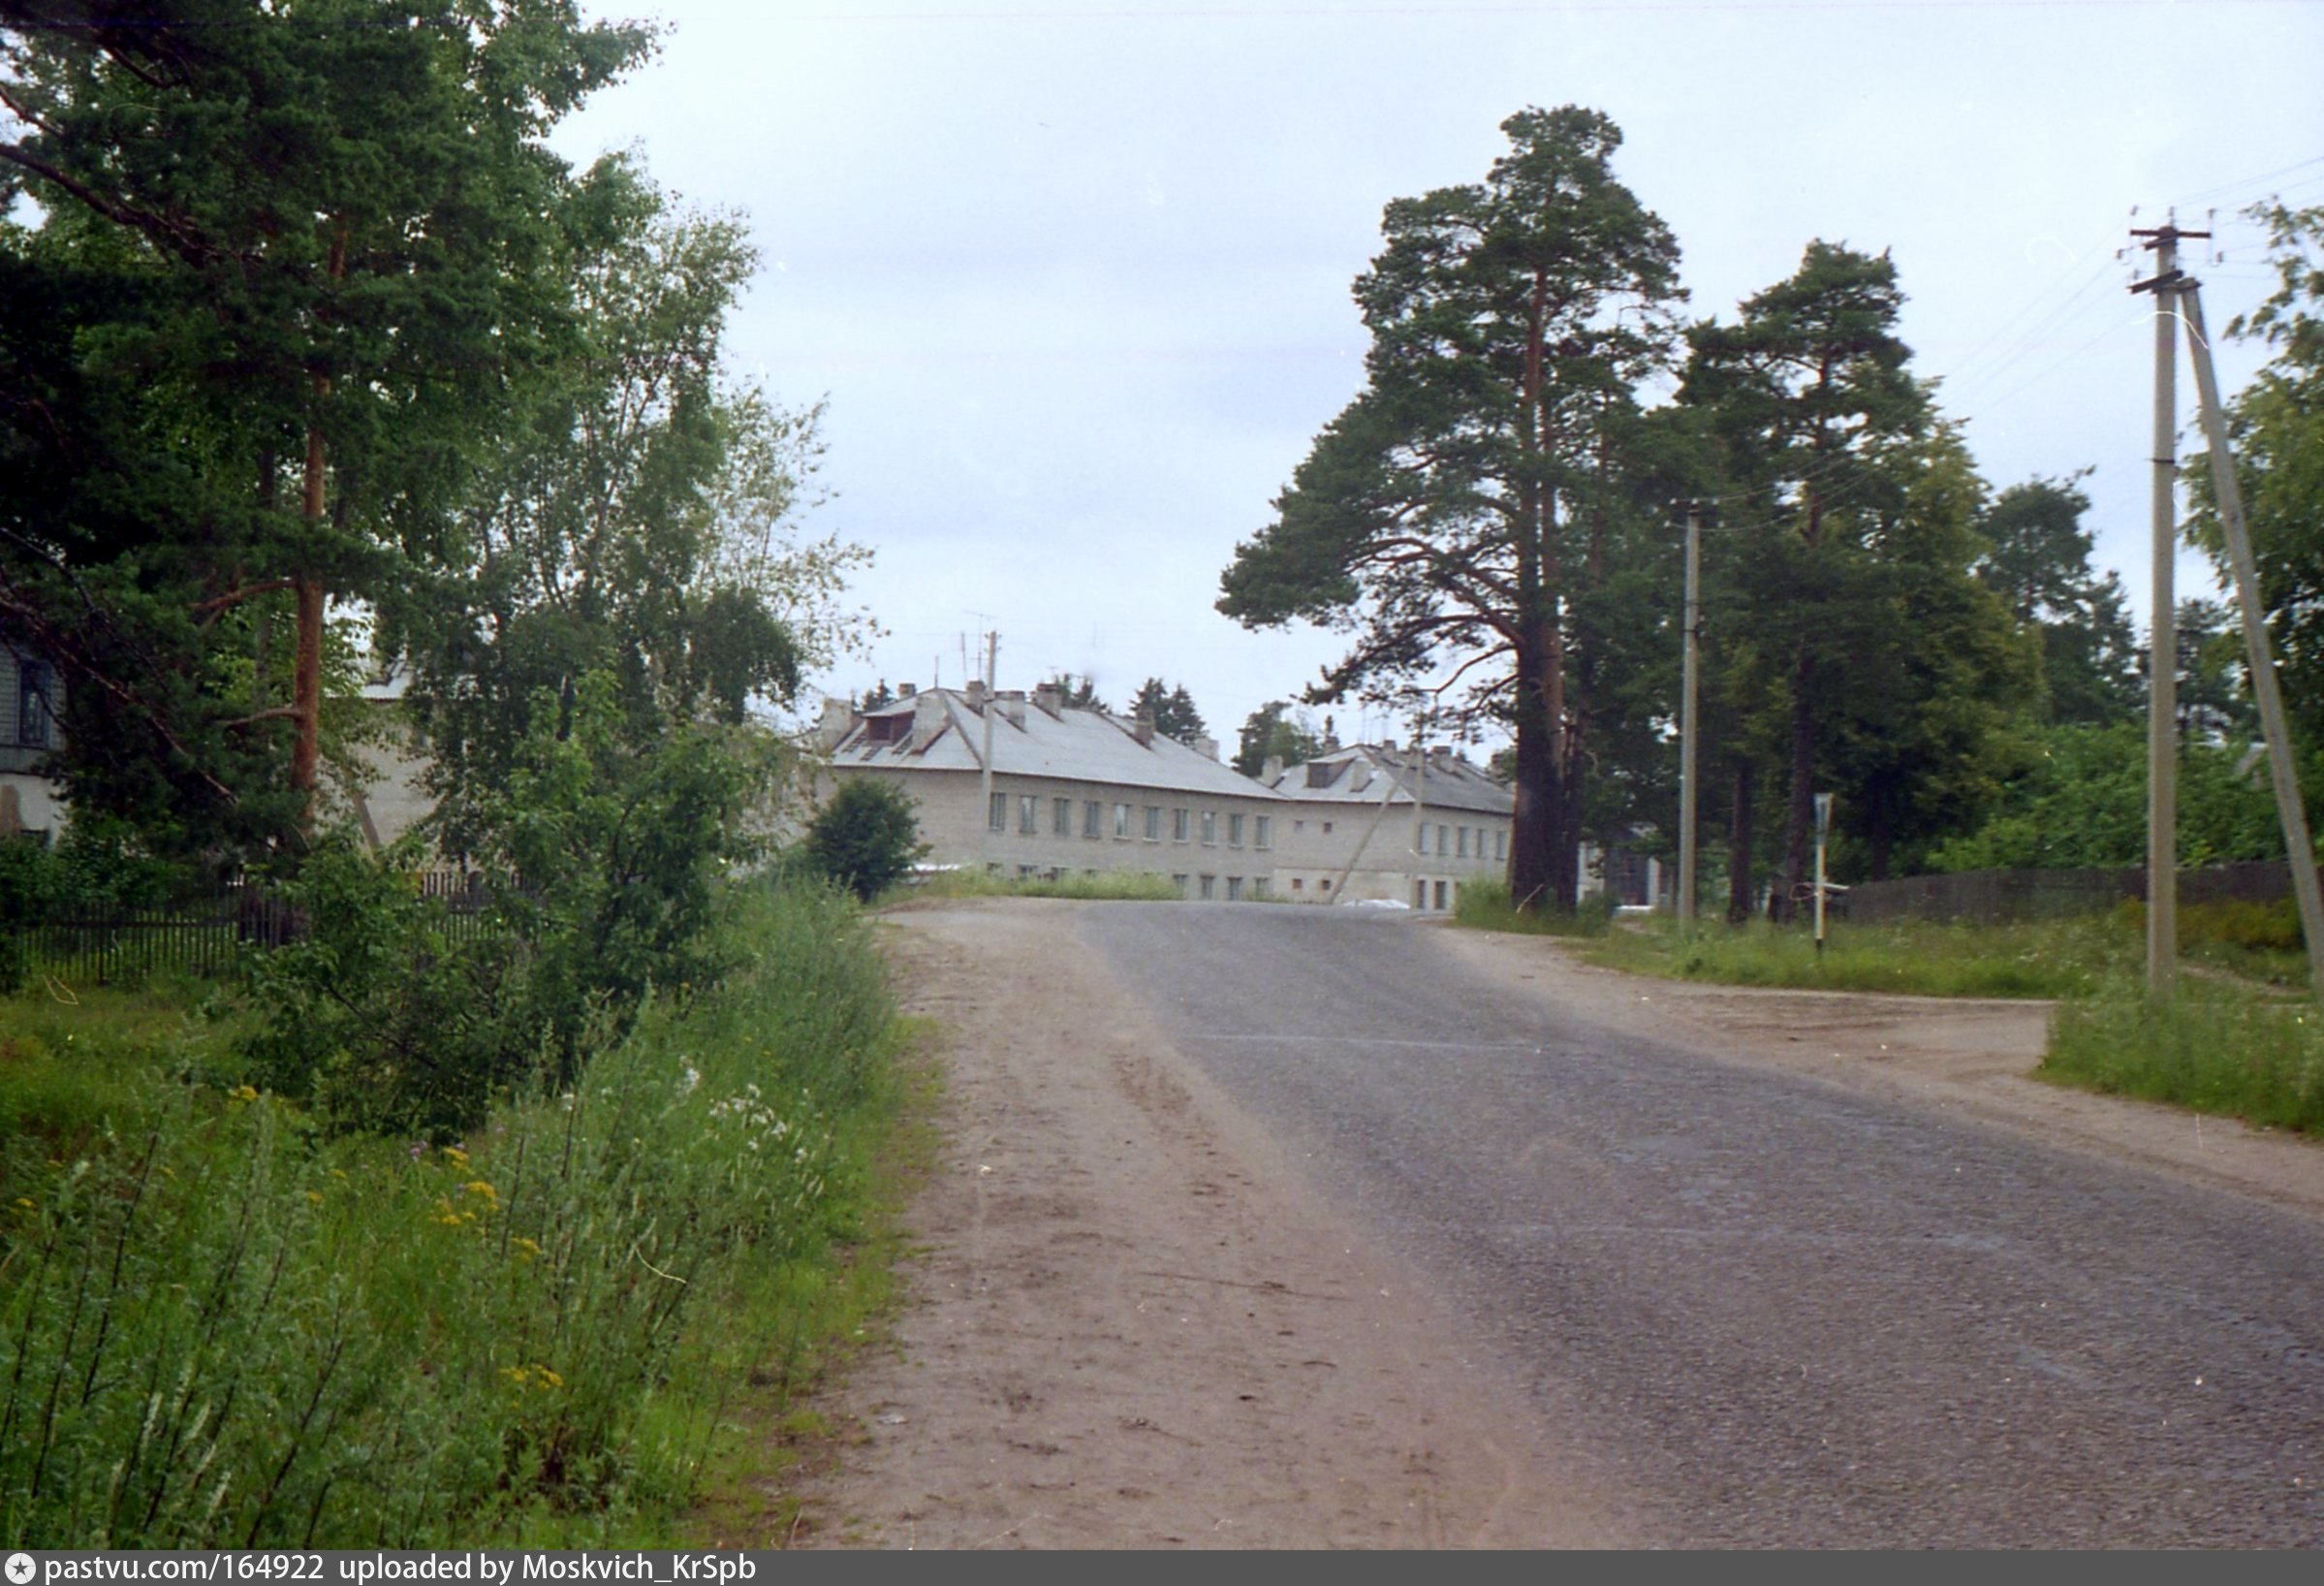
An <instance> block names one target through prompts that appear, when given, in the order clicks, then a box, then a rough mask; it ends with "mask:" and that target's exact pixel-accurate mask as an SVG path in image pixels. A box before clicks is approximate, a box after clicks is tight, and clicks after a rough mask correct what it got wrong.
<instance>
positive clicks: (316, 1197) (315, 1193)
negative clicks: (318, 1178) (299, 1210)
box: [306, 1189, 323, 1206]
mask: <svg viewBox="0 0 2324 1586" xmlns="http://www.w3.org/2000/svg"><path fill="white" fill-rule="evenodd" d="M306 1198H307V1199H309V1200H311V1201H313V1202H314V1203H315V1204H316V1205H318V1206H320V1205H322V1204H323V1191H322V1190H320V1189H309V1190H308V1191H307V1192H306Z"/></svg>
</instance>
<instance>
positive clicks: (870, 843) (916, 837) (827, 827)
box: [806, 777, 927, 903]
mask: <svg viewBox="0 0 2324 1586" xmlns="http://www.w3.org/2000/svg"><path fill="white" fill-rule="evenodd" d="M806 850H807V854H808V858H809V861H810V863H812V864H813V866H814V867H815V870H816V872H818V873H819V874H822V875H825V876H828V877H829V878H830V879H832V881H834V882H836V883H838V884H839V885H840V886H843V887H845V888H846V889H847V890H848V891H850V892H852V893H854V894H855V895H856V897H857V898H858V899H860V900H862V901H863V902H864V903H869V902H871V900H872V899H874V898H877V897H878V896H879V895H880V894H881V893H883V892H885V891H887V890H888V889H889V888H890V887H892V886H894V885H895V883H896V882H898V881H901V880H902V879H903V878H904V877H905V876H907V875H909V874H911V873H912V866H913V864H914V863H915V862H916V861H917V860H918V859H919V858H920V857H921V856H922V855H923V854H925V853H926V852H927V844H926V843H925V842H922V841H920V817H919V814H918V813H917V811H916V809H915V808H914V806H913V803H912V799H911V796H910V795H909V794H907V793H905V792H904V790H903V789H902V788H900V787H897V786H896V785H895V783H893V782H887V781H881V780H879V779H877V778H875V777H849V778H848V779H847V780H846V781H844V782H842V783H840V784H839V790H838V791H837V792H836V793H834V794H832V797H831V800H830V802H828V803H827V804H825V805H824V807H823V808H822V809H819V810H817V811H816V812H815V819H814V821H813V822H812V823H811V824H810V825H809V826H808V827H807V839H806Z"/></svg>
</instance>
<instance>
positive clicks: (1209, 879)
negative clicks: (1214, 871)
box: [1203, 875, 1218, 899]
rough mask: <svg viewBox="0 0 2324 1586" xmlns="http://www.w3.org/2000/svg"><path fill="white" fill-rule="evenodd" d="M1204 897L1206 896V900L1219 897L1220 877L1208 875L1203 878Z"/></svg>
mask: <svg viewBox="0 0 2324 1586" xmlns="http://www.w3.org/2000/svg"><path fill="white" fill-rule="evenodd" d="M1203 896H1204V897H1205V898H1206V899H1209V898H1215V897H1217V896H1218V877H1217V876H1215V875H1206V876H1204V877H1203Z"/></svg>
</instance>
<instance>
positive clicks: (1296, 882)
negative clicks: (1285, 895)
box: [1291, 875, 1307, 892]
mask: <svg viewBox="0 0 2324 1586" xmlns="http://www.w3.org/2000/svg"><path fill="white" fill-rule="evenodd" d="M1291 890H1292V891H1294V892H1304V891H1306V890H1307V883H1306V880H1305V878H1304V877H1302V876H1297V875H1295V876H1293V877H1292V878H1291Z"/></svg>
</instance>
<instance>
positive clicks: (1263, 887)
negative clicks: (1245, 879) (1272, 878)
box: [1251, 875, 1268, 903]
mask: <svg viewBox="0 0 2324 1586" xmlns="http://www.w3.org/2000/svg"><path fill="white" fill-rule="evenodd" d="M1251 896H1252V897H1253V898H1256V899H1258V900H1259V901H1260V902H1261V903H1265V902H1266V901H1267V898H1268V880H1267V877H1266V876H1264V875H1254V876H1252V877H1251Z"/></svg>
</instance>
